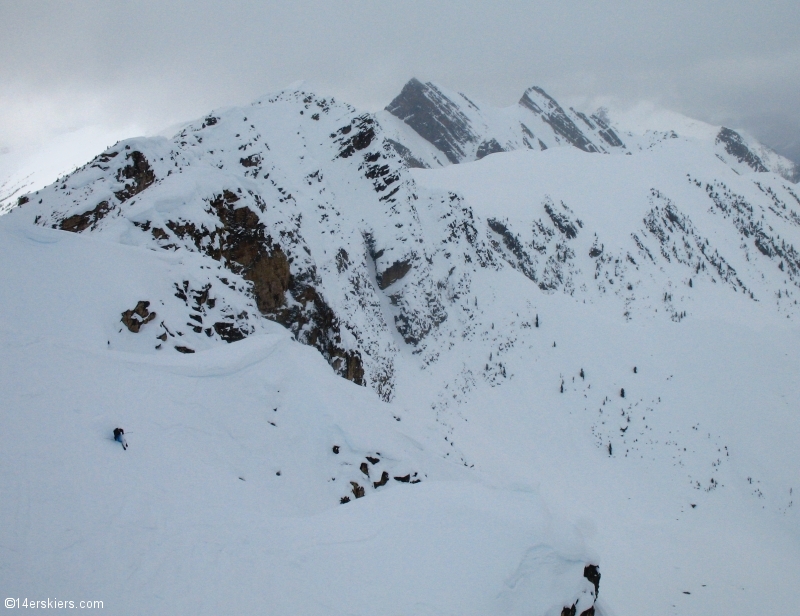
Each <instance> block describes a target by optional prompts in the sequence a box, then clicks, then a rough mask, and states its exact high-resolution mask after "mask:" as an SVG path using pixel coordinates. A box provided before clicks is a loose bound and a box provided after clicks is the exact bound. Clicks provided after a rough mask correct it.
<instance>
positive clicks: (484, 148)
mask: <svg viewBox="0 0 800 616" xmlns="http://www.w3.org/2000/svg"><path fill="white" fill-rule="evenodd" d="M497 152H505V149H504V148H503V146H501V145H500V144H499V143H498V142H497V139H494V138H492V139H489V140H487V141H484V142H483V143H481V144H480V145H479V146H478V150H477V152H476V153H475V158H476V159H478V160H480V159H481V158H483V157H484V156H489V154H495V153H497Z"/></svg>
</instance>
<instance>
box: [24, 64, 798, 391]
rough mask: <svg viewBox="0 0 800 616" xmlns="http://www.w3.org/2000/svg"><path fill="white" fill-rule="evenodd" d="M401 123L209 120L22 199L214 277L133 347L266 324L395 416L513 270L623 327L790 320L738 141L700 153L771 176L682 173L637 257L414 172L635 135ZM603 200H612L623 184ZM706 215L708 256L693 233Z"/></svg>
mask: <svg viewBox="0 0 800 616" xmlns="http://www.w3.org/2000/svg"><path fill="white" fill-rule="evenodd" d="M386 110H387V111H388V112H389V113H390V114H391V115H392V117H393V118H396V119H399V120H402V122H403V125H402V126H399V125H398V123H397V122H395V123H390V126H389V128H388V130H387V129H385V128H384V126H383V125H382V122H381V115H380V114H379V116H378V117H376V116H373V115H370V114H363V113H359V112H358V111H357V110H355V109H353V108H352V107H350V106H349V105H346V104H343V103H340V102H337V101H335V100H328V99H320V98H318V97H317V96H315V95H314V94H313V93H308V92H303V91H297V92H283V93H280V94H278V95H276V96H273V97H268V98H265V99H262V100H259V101H257V102H256V103H254V104H253V105H252V106H251V107H250V108H244V109H235V110H229V111H226V112H224V113H220V114H211V115H209V116H208V117H206V118H203V119H202V120H200V121H198V122H196V123H194V124H191V125H189V126H187V127H186V128H184V129H183V130H182V131H181V132H180V133H179V134H178V135H176V137H175V138H174V139H173V140H172V141H169V140H165V139H136V140H131V141H129V142H123V143H119V144H117V145H116V146H115V147H114V148H111V149H109V150H108V151H106V152H104V153H102V154H101V155H99V156H98V157H97V158H95V159H94V160H93V161H91V162H90V163H88V164H87V165H85V166H84V167H83V168H81V169H80V170H78V171H76V172H75V173H73V174H71V175H70V176H68V177H65V178H63V179H62V180H61V181H59V182H58V183H56V184H54V185H52V186H50V187H48V188H47V189H44V190H42V191H39V192H38V193H36V194H34V195H30V196H28V197H23V198H22V200H21V201H23V202H24V201H28V200H30V201H31V202H30V203H24V205H25V207H22V208H20V209H19V211H18V212H16V213H15V216H24V217H27V218H32V222H33V223H34V224H37V225H40V226H46V227H52V228H56V229H61V230H64V231H71V232H75V233H90V234H93V235H98V236H102V237H107V238H109V239H113V240H114V241H119V242H123V243H126V244H135V245H137V246H142V247H147V248H151V249H154V250H162V251H171V252H177V253H180V254H183V253H190V254H193V255H196V256H197V257H198V258H200V261H198V262H203V263H205V265H203V266H201V267H200V269H199V270H198V269H197V268H196V267H195V268H191V269H189V268H187V271H186V273H185V275H183V276H181V277H180V278H181V279H176V280H174V281H172V283H173V287H174V293H172V294H171V296H168V297H151V298H143V299H145V300H146V301H149V302H151V304H152V305H153V306H154V307H156V308H155V310H156V312H155V314H158V312H159V311H161V312H162V313H163V314H164V315H165V318H158V319H156V320H154V321H153V322H152V325H150V327H147V328H142V330H141V331H136V332H134V333H136V334H137V335H138V337H147V338H148V339H150V341H151V343H152V344H151V346H152V348H153V349H154V350H161V349H164V348H179V349H181V350H183V352H194V351H197V350H201V349H204V348H208V347H209V346H211V345H214V344H217V343H220V342H233V341H236V340H240V339H242V338H244V337H245V336H247V335H249V334H252V333H254V332H256V331H258V330H259V323H260V322H261V321H262V319H264V318H266V319H270V320H272V321H276V322H278V323H281V324H282V325H284V326H286V327H287V328H289V329H290V330H291V331H292V332H293V334H294V336H295V338H296V339H297V340H299V341H301V342H303V343H305V344H309V345H311V346H313V347H315V348H316V349H317V350H318V351H320V353H321V354H322V355H323V357H325V359H326V360H327V361H328V362H329V363H330V364H331V366H332V367H333V369H334V370H335V371H336V372H337V373H338V374H340V375H342V376H344V377H345V378H348V379H349V380H352V381H354V382H356V383H358V384H367V385H369V386H370V387H371V388H373V389H374V390H375V391H377V392H378V393H379V394H380V395H381V396H382V397H383V398H384V399H385V400H391V399H392V392H393V390H394V387H395V379H394V362H395V357H396V355H397V353H398V345H407V346H408V347H410V348H413V349H416V351H417V353H418V354H419V355H420V358H421V359H422V358H427V359H423V361H431V357H432V356H433V355H436V354H438V353H439V350H438V346H439V345H440V344H441V340H442V339H447V338H449V337H451V336H454V335H455V336H458V337H462V338H463V337H464V336H465V332H466V331H468V330H469V329H470V328H471V327H473V326H474V322H475V319H476V314H475V310H474V305H471V304H470V301H471V299H472V296H473V295H474V291H473V289H472V286H471V281H472V278H473V277H474V276H475V273H476V272H477V271H480V270H486V269H489V270H499V269H502V268H504V267H511V268H513V269H515V270H517V271H519V272H521V273H522V274H524V276H525V277H526V278H528V279H529V280H530V282H531V283H532V284H534V285H536V286H537V287H538V288H539V289H540V290H542V291H543V292H547V293H552V292H563V293H568V294H570V295H573V296H575V297H576V298H580V297H591V298H594V297H595V296H597V295H598V294H600V295H603V294H611V295H614V296H615V297H616V298H617V300H618V302H619V303H620V306H621V308H620V310H621V312H622V314H624V316H625V317H626V318H629V319H630V318H633V315H634V314H636V313H637V312H640V313H641V312H649V311H655V310H657V309H658V308H659V307H660V308H661V310H662V312H663V313H665V314H666V315H668V316H669V318H671V319H673V320H679V319H681V318H683V317H684V316H685V314H688V312H689V309H688V305H689V303H690V302H692V301H694V299H695V298H696V297H697V296H698V295H700V294H701V293H702V292H701V291H699V290H697V291H695V290H694V288H695V285H697V284H700V285H701V286H702V284H703V282H704V281H708V282H711V283H712V284H720V285H724V286H727V287H728V288H730V290H731V292H734V293H744V294H745V295H747V296H748V297H749V298H750V299H751V300H752V301H754V302H759V301H760V302H768V303H770V304H775V305H776V308H777V310H780V311H783V312H785V313H786V314H787V316H789V317H790V318H791V317H794V316H795V315H796V314H797V304H796V301H795V299H794V297H795V292H796V289H797V285H798V284H800V281H799V280H798V275H800V255H798V252H797V250H796V248H795V246H796V245H799V243H798V237H797V230H798V226H800V215H799V214H798V211H800V199H798V196H797V191H796V188H795V187H794V186H792V185H791V184H790V183H789V182H788V181H784V180H782V179H780V178H776V177H775V176H774V175H771V174H769V173H768V169H767V168H766V166H765V164H764V162H763V161H762V160H761V159H760V158H759V157H758V156H757V155H756V154H755V153H754V152H753V151H752V150H751V148H750V147H749V146H748V144H747V143H746V142H745V141H744V140H743V139H742V137H741V136H740V135H738V134H737V133H735V132H734V131H732V130H730V129H727V128H722V129H721V130H720V132H719V134H718V136H717V138H716V140H715V142H714V144H713V148H712V147H707V148H706V147H704V146H707V145H708V146H710V145H711V144H695V149H697V150H702V149H706V150H707V158H708V159H709V160H711V156H714V157H716V158H718V159H722V160H723V161H724V162H725V163H727V164H728V165H729V166H730V167H731V168H732V169H733V170H734V171H736V172H737V173H745V174H746V172H747V171H753V172H757V173H758V174H767V175H766V176H764V177H762V176H761V175H753V176H752V178H751V176H749V175H745V176H743V178H742V179H741V180H739V179H738V178H737V179H735V180H733V181H732V182H731V180H726V179H723V177H724V176H723V177H720V176H719V175H718V174H715V173H714V171H713V170H712V171H711V172H710V173H709V170H707V169H706V168H704V167H703V166H702V165H694V166H692V165H687V166H686V171H687V173H686V174H685V178H684V180H683V184H685V186H688V187H690V188H691V189H692V190H691V191H689V192H691V193H692V194H691V195H687V196H686V197H685V198H683V196H682V197H681V198H680V199H677V197H676V196H675V195H674V188H673V186H672V185H670V184H664V183H663V182H656V183H653V184H652V186H649V189H648V190H647V191H646V192H645V193H643V194H641V195H640V196H639V197H638V198H639V200H640V206H641V207H640V208H639V211H638V212H637V214H638V216H637V218H638V219H637V218H632V219H630V220H625V221H624V222H623V224H625V225H626V226H627V227H628V228H629V233H628V236H627V237H626V238H625V239H624V241H622V242H621V243H616V242H615V243H612V242H609V241H608V240H609V238H606V237H604V232H603V229H602V228H601V226H600V225H599V224H598V225H595V224H587V222H585V221H584V219H583V218H582V216H581V213H580V211H579V210H578V211H577V212H576V209H577V208H576V206H577V204H576V203H575V200H574V199H573V198H570V197H566V196H565V195H564V194H561V191H562V189H561V187H559V186H554V187H553V190H551V191H549V192H548V193H547V194H543V195H542V196H541V198H540V199H538V202H536V203H531V204H530V207H529V208H528V209H527V211H526V213H525V215H524V216H523V217H521V218H520V217H516V218H515V219H512V218H510V217H508V216H504V214H503V211H502V208H497V209H496V211H495V212H494V213H493V212H490V211H488V210H486V211H484V212H480V213H478V212H476V210H475V207H474V204H473V203H471V202H470V200H469V199H466V200H465V198H464V195H463V194H462V193H460V192H459V191H458V190H448V189H447V187H445V186H442V187H441V189H431V188H430V187H426V186H424V184H425V180H422V184H423V185H421V184H420V181H417V180H416V179H415V175H414V174H413V173H410V172H409V168H414V167H420V166H423V165H421V164H415V161H416V163H419V162H420V161H426V162H428V163H430V164H431V165H435V164H447V163H463V162H466V161H471V160H478V159H481V158H483V157H484V156H486V155H488V154H491V153H497V152H506V151H513V150H522V151H524V150H533V151H540V150H545V149H548V148H556V147H565V148H568V149H570V150H578V151H581V152H584V153H588V154H598V155H600V154H604V155H609V154H610V155H611V156H615V155H620V154H628V155H631V154H632V153H633V151H634V150H637V149H642V144H641V143H640V142H637V141H636V140H635V139H634V138H633V136H629V141H631V143H630V145H626V144H625V143H623V141H622V140H621V138H620V136H619V135H617V133H616V132H615V131H614V130H613V129H612V128H611V127H610V126H609V125H608V124H607V123H606V121H605V120H603V119H601V118H600V117H598V116H597V115H592V116H587V115H585V114H583V113H581V112H578V111H575V110H573V109H569V110H564V109H563V108H562V107H561V106H560V105H559V104H558V103H557V102H556V101H555V100H554V99H552V98H551V97H550V96H548V95H547V94H546V93H545V92H544V91H543V90H541V89H540V88H531V89H529V90H528V91H526V92H525V94H524V95H523V96H522V98H521V99H520V102H519V104H518V105H517V106H515V107H512V108H509V109H503V110H492V109H488V110H482V109H481V108H479V107H478V106H477V105H476V104H475V103H473V102H472V101H470V100H469V99H468V98H466V97H465V96H464V95H458V96H457V97H456V96H452V95H450V96H448V95H447V94H445V93H444V92H443V91H442V90H441V89H440V88H438V87H436V86H435V85H433V84H422V83H420V82H419V81H417V80H411V81H410V82H409V83H408V84H406V86H405V87H404V88H403V91H402V92H401V93H400V95H399V96H398V97H397V98H396V99H395V100H394V101H392V103H391V104H390V105H389V106H388V107H387V108H386ZM382 117H383V118H384V119H386V115H385V113H384V114H383V116H382ZM399 129H405V130H404V132H402V133H401V132H399ZM408 129H413V133H412V131H411V130H408ZM417 137H421V138H422V139H423V140H424V141H425V144H426V145H427V146H428V147H427V148H420V146H419V140H418V139H417ZM671 140H675V142H674V143H670V141H671ZM640 141H641V140H640ZM430 146H432V147H430ZM668 146H675V147H686V146H687V143H686V141H685V140H682V139H681V138H680V137H679V136H678V135H675V134H671V135H664V136H663V137H662V138H661V139H660V140H659V139H656V141H655V142H651V143H649V144H648V148H649V149H652V148H654V147H659V148H662V149H667V147H668ZM637 162H638V161H637ZM711 162H712V164H713V162H714V161H711ZM631 164H632V165H635V164H636V162H632V163H631ZM424 166H428V165H427V164H426V165H424ZM606 179H607V180H608V183H609V184H613V183H614V182H615V178H614V177H613V172H609V175H608V177H607V178H601V180H602V181H605V180H606ZM589 181H591V180H589ZM685 186H684V185H681V186H680V190H681V192H682V193H684V192H687V191H685ZM596 190H597V191H599V192H606V193H608V192H611V191H613V188H611V189H609V188H608V187H604V186H597V187H596ZM574 208H575V209H574ZM694 212H698V213H697V214H695V213H694ZM609 214H610V213H609ZM709 215H711V216H712V217H714V218H716V219H717V220H716V222H713V223H711V224H713V226H714V231H715V234H719V235H718V236H717V237H714V238H709V236H708V235H706V234H704V232H703V231H702V230H701V229H700V228H698V227H697V226H696V225H695V223H694V221H693V218H696V217H697V216H701V217H708V216H709ZM712 239H713V242H712ZM734 245H737V246H736V247H734ZM676 265H680V266H682V267H680V268H675V267H674V266H676ZM783 279H785V280H783ZM689 284H691V285H692V286H688V285H689ZM158 306H163V308H160V309H159V308H157V307H158ZM115 318H118V317H116V315H109V319H112V320H113V319H115ZM448 319H449V321H448ZM130 331H132V330H131V329H130V327H127V330H125V329H121V331H119V332H117V333H118V335H119V336H121V338H122V339H126V338H127V336H128V335H129V332H130ZM434 349H435V350H434Z"/></svg>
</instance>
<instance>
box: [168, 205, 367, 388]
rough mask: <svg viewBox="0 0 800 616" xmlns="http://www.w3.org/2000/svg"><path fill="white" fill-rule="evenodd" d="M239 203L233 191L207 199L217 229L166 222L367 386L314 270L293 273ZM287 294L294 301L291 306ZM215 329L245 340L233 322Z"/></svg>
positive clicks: (272, 315) (272, 314) (265, 309)
mask: <svg viewBox="0 0 800 616" xmlns="http://www.w3.org/2000/svg"><path fill="white" fill-rule="evenodd" d="M239 200H240V198H239V196H237V194H236V193H234V192H233V191H230V190H223V191H222V194H220V195H215V196H214V197H212V198H211V199H209V200H208V202H207V203H208V208H207V212H208V213H209V214H212V215H214V216H215V217H216V218H217V219H218V220H219V222H220V223H221V225H220V226H218V227H215V228H214V229H211V230H210V229H207V228H206V227H205V226H201V227H200V228H198V227H197V226H196V225H195V224H194V223H191V222H184V221H182V222H174V221H168V222H167V223H166V226H167V227H168V228H169V229H170V230H171V231H172V232H174V233H175V234H176V235H177V236H178V237H179V238H181V239H190V240H191V241H192V242H193V243H194V244H195V246H196V247H197V249H198V250H199V251H201V252H204V253H206V254H208V255H209V256H210V257H212V258H213V259H215V260H217V261H221V262H222V263H224V264H225V266H226V267H227V268H228V269H229V270H231V271H232V272H234V273H236V274H239V275H241V276H242V277H243V278H244V279H245V280H248V281H250V282H252V284H253V287H252V291H253V295H254V298H255V300H256V305H257V306H258V309H259V311H260V312H261V313H262V314H263V315H264V316H266V317H267V318H269V319H272V320H274V321H277V322H278V323H281V324H282V325H284V326H286V327H287V328H289V329H290V330H292V332H294V333H295V335H296V337H297V338H298V339H299V340H300V341H301V342H304V343H306V344H309V345H311V346H313V347H315V348H317V349H318V350H319V351H320V352H321V353H322V354H323V356H324V357H325V358H326V359H327V360H328V362H329V363H331V365H332V366H333V368H334V369H335V370H336V371H337V372H338V373H339V374H340V375H342V376H343V377H345V378H347V379H348V380H351V381H353V382H354V383H357V384H359V385H363V384H364V369H363V364H362V361H361V356H360V354H359V353H358V352H357V351H346V350H345V349H343V348H342V347H341V333H340V324H339V320H338V318H337V317H336V315H335V314H334V312H333V310H332V309H331V308H330V306H329V305H328V304H327V303H326V302H325V300H324V299H323V298H322V296H321V295H320V294H319V292H318V291H317V290H316V288H315V287H314V272H313V271H311V272H297V273H295V274H292V271H291V267H290V262H289V257H288V256H287V255H286V253H285V252H284V251H283V249H282V248H281V247H280V246H279V245H277V244H276V243H274V241H273V238H272V237H271V236H270V235H269V234H268V233H267V229H266V226H265V225H264V224H263V223H262V222H261V220H260V219H259V217H258V215H257V214H256V213H255V212H254V211H253V210H251V209H250V207H249V206H247V205H245V206H242V207H235V205H236V204H237V202H238V201H239ZM287 293H288V295H289V297H291V299H292V300H293V301H292V303H291V305H289V302H288V301H287ZM214 329H215V331H216V332H217V333H218V334H219V335H220V337H222V338H223V339H225V340H227V341H228V342H234V341H235V340H239V339H241V338H242V337H244V332H243V331H242V330H241V329H239V328H237V327H235V326H234V325H232V324H230V323H227V324H226V323H216V324H214Z"/></svg>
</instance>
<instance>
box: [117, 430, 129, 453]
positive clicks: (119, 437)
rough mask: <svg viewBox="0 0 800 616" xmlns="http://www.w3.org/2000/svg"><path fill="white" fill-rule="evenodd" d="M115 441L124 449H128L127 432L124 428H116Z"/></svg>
mask: <svg viewBox="0 0 800 616" xmlns="http://www.w3.org/2000/svg"><path fill="white" fill-rule="evenodd" d="M114 440H115V441H117V442H118V443H119V444H120V445H122V448H123V449H127V448H128V443H127V441H126V440H125V430H123V429H122V428H114Z"/></svg>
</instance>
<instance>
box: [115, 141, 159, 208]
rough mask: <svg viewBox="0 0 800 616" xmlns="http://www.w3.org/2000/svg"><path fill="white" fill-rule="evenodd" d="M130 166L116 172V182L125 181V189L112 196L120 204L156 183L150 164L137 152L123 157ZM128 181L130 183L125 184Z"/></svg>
mask: <svg viewBox="0 0 800 616" xmlns="http://www.w3.org/2000/svg"><path fill="white" fill-rule="evenodd" d="M125 158H126V160H129V161H130V164H128V165H126V166H124V167H123V168H122V169H120V170H119V171H118V172H117V180H119V181H125V188H123V189H122V190H118V191H117V192H115V193H114V194H115V195H116V197H117V199H119V201H120V203H122V202H124V201H127V200H128V199H130V198H131V197H133V196H134V195H138V194H139V193H140V192H142V191H143V190H144V189H145V188H147V187H148V186H151V185H152V184H153V182H155V181H156V175H155V173H153V170H152V169H151V167H150V163H149V162H147V159H146V158H145V157H144V154H142V153H141V152H139V151H133V152H131V153H130V154H127V155H126V156H125ZM127 180H130V183H128V182H127Z"/></svg>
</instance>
